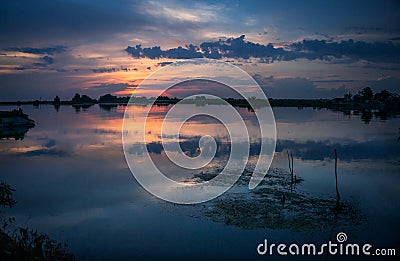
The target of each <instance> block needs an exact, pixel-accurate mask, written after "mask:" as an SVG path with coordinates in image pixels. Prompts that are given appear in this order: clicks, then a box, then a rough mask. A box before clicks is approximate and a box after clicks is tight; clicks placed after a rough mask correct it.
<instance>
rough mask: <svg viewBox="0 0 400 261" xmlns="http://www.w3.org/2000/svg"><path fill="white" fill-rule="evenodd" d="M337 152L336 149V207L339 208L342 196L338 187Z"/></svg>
mask: <svg viewBox="0 0 400 261" xmlns="http://www.w3.org/2000/svg"><path fill="white" fill-rule="evenodd" d="M337 160H338V158H337V152H336V149H335V179H336V206H337V207H338V206H339V200H340V194H339V187H338V175H337Z"/></svg>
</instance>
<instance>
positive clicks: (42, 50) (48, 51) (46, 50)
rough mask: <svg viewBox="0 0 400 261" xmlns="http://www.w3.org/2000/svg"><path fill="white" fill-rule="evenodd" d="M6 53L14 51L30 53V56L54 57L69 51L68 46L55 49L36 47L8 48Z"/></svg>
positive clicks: (54, 47)
mask: <svg viewBox="0 0 400 261" xmlns="http://www.w3.org/2000/svg"><path fill="white" fill-rule="evenodd" d="M4 51H14V52H21V53H30V54H48V55H54V54H56V53H62V52H65V51H67V47H66V46H62V45H59V46H53V47H43V48H34V47H11V48H6V49H4Z"/></svg>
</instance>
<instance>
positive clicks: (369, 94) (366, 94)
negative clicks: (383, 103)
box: [359, 87, 374, 101]
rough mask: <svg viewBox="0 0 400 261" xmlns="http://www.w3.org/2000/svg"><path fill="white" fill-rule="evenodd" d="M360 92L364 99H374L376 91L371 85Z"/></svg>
mask: <svg viewBox="0 0 400 261" xmlns="http://www.w3.org/2000/svg"><path fill="white" fill-rule="evenodd" d="M359 94H360V96H361V98H362V99H363V100H364V101H369V100H372V98H373V97H374V93H373V91H372V89H371V88H370V87H365V88H364V89H362V90H361V91H360V92H359Z"/></svg>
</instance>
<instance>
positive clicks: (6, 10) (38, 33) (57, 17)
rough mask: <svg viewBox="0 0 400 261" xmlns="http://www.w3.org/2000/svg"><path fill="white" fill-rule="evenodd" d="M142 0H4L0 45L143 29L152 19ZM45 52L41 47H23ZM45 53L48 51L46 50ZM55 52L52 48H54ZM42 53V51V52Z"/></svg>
mask: <svg viewBox="0 0 400 261" xmlns="http://www.w3.org/2000/svg"><path fill="white" fill-rule="evenodd" d="M141 5H142V4H141V2H139V1H128V0H126V1H125V0H122V1H93V2H92V1H63V0H61V1H53V0H42V1H29V0H20V1H3V2H2V4H1V7H0V35H2V36H7V37H2V40H1V42H0V44H1V45H2V46H4V47H7V46H23V45H27V44H29V45H32V44H36V43H38V44H40V43H43V42H44V41H45V42H66V41H71V40H72V41H75V40H76V39H79V41H80V42H84V41H92V42H93V41H96V40H100V39H106V38H109V37H110V35H113V34H114V33H118V32H128V31H131V30H134V29H139V28H141V27H142V26H143V25H146V24H148V23H149V21H150V19H149V18H148V17H145V16H144V15H143V12H140V10H141V9H142V10H143V8H142V6H141ZM23 51H29V52H31V51H33V52H36V51H41V50H29V49H26V50H23ZM42 51H43V52H44V51H46V50H42ZM50 51H51V50H50ZM41 54H42V53H41Z"/></svg>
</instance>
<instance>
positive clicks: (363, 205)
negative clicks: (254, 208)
mask: <svg viewBox="0 0 400 261" xmlns="http://www.w3.org/2000/svg"><path fill="white" fill-rule="evenodd" d="M186 106H188V109H189V110H190V109H195V106H196V105H191V104H188V105H186ZM209 106H218V105H209ZM12 108H13V107H11V106H2V107H1V108H0V110H8V109H12ZM22 109H23V110H24V112H25V113H27V114H29V115H30V117H31V118H32V119H34V120H35V122H36V126H35V127H34V128H32V129H30V130H29V131H28V132H27V133H26V135H25V137H24V139H23V140H0V155H1V157H0V169H1V172H0V180H4V181H6V182H7V183H8V184H10V185H12V187H13V188H14V189H15V190H16V191H15V193H14V197H15V199H16V200H17V202H18V203H17V204H16V205H15V207H13V208H12V209H10V210H9V211H8V214H9V215H11V216H14V217H15V218H16V225H17V226H28V227H30V228H35V229H38V231H40V232H43V233H47V234H48V235H50V236H51V237H52V238H54V239H57V240H59V241H63V242H67V243H68V245H69V250H70V251H71V252H72V253H74V254H75V255H76V256H77V257H78V259H82V260H93V259H96V260H103V259H104V260H108V259H130V260H132V259H135V258H137V259H142V260H145V259H147V258H153V259H161V258H175V259H176V260H204V259H210V258H212V259H222V258H224V259H228V258H229V259H230V260H236V259H238V260H240V259H241V260H244V259H246V260H249V259H255V260H263V259H264V260H265V259H272V257H269V256H263V257H262V256H258V255H257V252H256V247H257V245H258V244H259V243H261V242H263V240H264V239H265V238H267V239H268V241H269V242H271V243H286V244H290V243H315V244H318V243H325V242H327V241H328V240H334V239H335V238H336V234H337V233H338V232H340V231H343V232H345V233H346V234H347V236H348V241H349V242H360V243H362V242H368V243H371V244H373V246H374V247H382V248H397V250H398V251H399V249H398V246H399V245H400V236H399V233H398V232H399V231H400V223H399V220H400V141H399V140H398V138H399V135H400V134H399V127H400V118H389V119H385V120H382V119H379V118H376V117H372V119H370V120H368V119H367V120H366V119H365V115H358V114H356V113H354V114H352V115H344V114H343V113H341V112H333V111H329V110H313V109H311V108H307V109H297V108H273V111H274V114H275V118H276V124H277V135H278V141H277V148H276V153H275V157H274V160H273V163H272V169H275V170H277V171H278V172H279V171H281V172H282V173H286V172H287V171H288V159H287V150H290V151H292V153H293V157H294V172H295V174H296V176H298V177H300V178H301V179H302V180H303V181H302V182H301V183H299V184H297V185H296V187H295V190H296V191H298V192H299V193H302V194H304V195H312V196H313V197H315V198H329V197H334V196H335V193H336V192H335V176H334V149H335V148H336V149H337V152H338V157H339V162H338V178H339V191H340V194H341V200H342V201H343V202H345V203H346V204H348V205H349V206H351V207H352V209H354V210H356V211H355V213H356V214H354V215H353V216H351V218H348V219H347V222H346V220H344V222H338V223H336V224H332V223H326V224H324V221H323V220H322V221H321V220H318V219H317V220H316V222H315V227H307V228H306V229H304V228H302V227H301V226H300V227H298V226H297V227H293V226H291V225H288V226H281V227H278V228H273V225H271V224H270V223H268V222H267V223H262V224H261V225H257V226H255V227H252V226H251V224H248V223H246V222H245V220H244V219H245V218H246V217H240V214H239V216H238V217H237V219H238V220H240V221H237V220H236V221H235V220H229V222H221V218H219V217H220V216H223V215H224V213H220V214H218V215H217V216H215V215H216V214H215V212H212V213H211V214H210V212H207V211H208V210H210V209H211V210H212V209H214V205H215V204H216V203H218V202H221V198H217V199H215V200H213V201H212V202H209V203H207V204H203V205H197V206H180V205H174V204H170V203H167V202H164V201H162V200H159V199H157V198H155V197H154V196H152V195H151V194H149V193H148V192H146V191H145V190H144V189H143V188H142V187H141V186H140V185H139V184H138V183H137V182H136V180H135V178H134V177H133V176H132V174H131V172H130V170H129V168H128V166H127V163H126V161H125V157H124V153H123V149H122V141H121V136H122V133H121V126H122V119H123V115H124V111H125V107H124V106H118V107H114V108H106V109H104V108H103V109H102V108H100V107H99V106H97V105H95V106H92V107H90V108H87V109H79V110H76V109H74V108H73V107H71V106H62V107H61V108H60V109H59V111H56V110H55V109H54V107H53V106H41V107H38V108H35V107H32V106H22ZM133 109H134V110H137V114H138V117H140V115H141V113H142V111H143V107H140V106H137V107H134V108H133ZM165 109H166V107H159V108H157V109H155V111H154V114H153V115H152V117H151V118H150V119H149V121H150V123H149V124H150V126H152V125H151V124H154V126H159V125H160V122H161V119H162V116H163V113H162V112H163V111H164V110H165ZM216 109H218V108H216ZM239 110H240V112H241V114H242V116H243V117H244V118H245V119H246V123H248V124H249V125H250V126H253V123H254V122H255V119H254V113H252V112H250V111H247V109H245V108H241V109H239ZM366 121H367V122H368V123H366ZM200 126H201V127H200ZM154 129H155V130H154V131H151V132H149V133H148V135H149V142H148V144H146V145H147V149H148V150H149V151H150V152H151V154H152V157H153V159H154V160H155V161H156V162H157V165H158V166H159V167H160V168H164V169H165V170H169V173H170V177H171V178H174V179H190V178H191V176H193V175H195V174H198V173H195V172H184V171H183V172H180V171H179V170H177V169H174V168H170V167H169V165H168V164H169V163H168V162H166V161H165V154H164V153H163V150H162V147H160V146H159V143H158V139H159V133H157V131H156V130H157V128H156V127H154ZM182 131H183V136H182V137H183V140H182V144H181V146H182V149H183V150H184V151H185V152H187V154H188V155H192V156H193V155H196V153H197V152H198V151H197V146H196V144H198V139H199V137H200V136H201V135H205V134H208V133H210V132H211V133H212V134H217V137H218V138H217V141H218V142H217V143H218V145H219V147H220V149H219V150H218V152H217V158H216V160H215V161H214V162H212V167H211V168H210V169H208V170H206V171H208V172H210V171H212V169H217V168H218V166H219V165H220V164H223V163H224V161H226V154H228V153H229V146H227V145H226V143H227V141H226V140H225V138H226V136H227V135H226V130H225V129H224V128H222V127H221V126H219V124H218V123H217V122H215V121H212V120H210V119H203V118H197V119H193V120H192V121H191V122H190V123H188V124H187V126H186V128H183V129H182ZM252 137H253V139H252V140H251V141H252V145H253V146H254V148H253V149H254V150H252V151H251V153H250V156H251V157H250V158H252V157H256V156H257V134H254V135H252ZM139 147H140V146H139ZM139 147H134V146H133V147H132V153H137V154H138V155H140V151H139ZM284 171H286V172H284ZM281 172H280V173H281ZM267 178H268V177H267ZM244 188H245V187H244ZM238 190H240V188H239V189H238V188H236V191H238ZM241 190H242V192H243V191H244V190H245V189H243V188H242V189H241ZM233 191H235V189H233ZM233 191H230V192H228V194H227V195H224V197H223V199H225V200H227V199H229V198H230V197H240V195H241V194H236V193H234V192H233ZM246 193H247V192H246V191H245V192H244V194H246ZM237 195H239V196H237ZM247 203H249V204H250V205H251V203H252V202H251V199H248V201H247ZM312 207H313V206H312V205H311V206H310V207H309V208H310V209H312ZM295 211H297V210H295ZM292 214H293V213H292ZM213 215H214V216H213ZM288 215H289V214H288ZM241 218H243V220H242V219H241ZM304 218H308V216H307V213H306V214H304ZM226 220H227V219H226V218H225V221H226ZM244 223H246V225H242V224H244ZM274 258H277V259H278V260H282V257H279V256H276V257H274ZM326 258H327V257H326V256H319V257H316V258H315V259H316V260H326ZM307 259H309V258H307ZM331 259H335V260H336V259H342V258H341V257H336V258H335V257H331V256H330V257H328V260H331Z"/></svg>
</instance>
